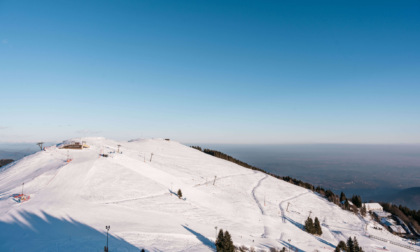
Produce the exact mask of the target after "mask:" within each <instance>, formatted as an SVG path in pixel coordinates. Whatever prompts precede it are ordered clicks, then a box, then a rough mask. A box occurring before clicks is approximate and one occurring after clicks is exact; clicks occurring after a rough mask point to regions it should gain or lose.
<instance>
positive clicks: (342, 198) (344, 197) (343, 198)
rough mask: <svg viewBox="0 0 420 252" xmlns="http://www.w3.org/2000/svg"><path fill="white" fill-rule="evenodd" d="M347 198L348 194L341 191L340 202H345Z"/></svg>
mask: <svg viewBox="0 0 420 252" xmlns="http://www.w3.org/2000/svg"><path fill="white" fill-rule="evenodd" d="M346 199H347V197H346V195H345V194H344V193H343V192H341V194H340V202H343V201H345V200H346Z"/></svg>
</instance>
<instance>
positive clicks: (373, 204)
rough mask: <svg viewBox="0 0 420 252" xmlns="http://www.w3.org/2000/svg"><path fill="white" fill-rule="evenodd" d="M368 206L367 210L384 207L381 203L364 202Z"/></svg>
mask: <svg viewBox="0 0 420 252" xmlns="http://www.w3.org/2000/svg"><path fill="white" fill-rule="evenodd" d="M363 205H364V206H365V207H366V210H368V211H370V210H378V209H381V210H382V209H383V208H382V206H381V204H379V203H364V204H363Z"/></svg>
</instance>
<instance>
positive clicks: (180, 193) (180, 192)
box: [178, 189, 182, 198]
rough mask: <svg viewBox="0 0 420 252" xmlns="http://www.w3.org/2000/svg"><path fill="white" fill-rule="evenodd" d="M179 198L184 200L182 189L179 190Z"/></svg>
mask: <svg viewBox="0 0 420 252" xmlns="http://www.w3.org/2000/svg"><path fill="white" fill-rule="evenodd" d="M178 198H182V191H181V189H178Z"/></svg>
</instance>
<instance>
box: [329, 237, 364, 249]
mask: <svg viewBox="0 0 420 252" xmlns="http://www.w3.org/2000/svg"><path fill="white" fill-rule="evenodd" d="M334 251H335V252H364V250H363V248H362V247H360V246H359V242H358V241H357V239H356V237H353V239H352V238H351V237H349V239H347V243H346V242H344V241H340V242H339V243H338V245H337V247H335V250H334Z"/></svg>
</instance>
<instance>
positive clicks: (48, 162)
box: [0, 138, 412, 251]
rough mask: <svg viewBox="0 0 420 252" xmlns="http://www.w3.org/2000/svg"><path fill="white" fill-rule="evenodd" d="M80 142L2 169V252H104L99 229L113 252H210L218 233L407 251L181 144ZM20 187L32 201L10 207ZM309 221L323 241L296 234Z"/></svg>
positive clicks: (266, 241)
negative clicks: (83, 145)
mask: <svg viewBox="0 0 420 252" xmlns="http://www.w3.org/2000/svg"><path fill="white" fill-rule="evenodd" d="M79 140H80V139H79ZM81 140H83V141H86V142H87V144H88V145H89V146H90V148H87V149H83V150H64V149H58V148H56V147H50V148H47V149H46V150H45V151H40V152H37V153H35V154H33V155H31V156H27V157H25V158H23V159H21V160H19V161H17V162H14V163H12V164H10V165H8V166H6V167H3V168H1V169H0V251H103V248H104V246H105V245H106V230H105V226H106V225H110V226H111V229H110V232H109V250H110V251H139V250H140V249H141V248H144V249H146V250H149V251H213V250H214V245H213V243H214V240H215V235H216V232H217V230H216V228H215V227H217V229H220V228H222V229H224V230H228V231H229V232H230V233H231V235H232V239H233V241H234V243H235V245H237V246H240V245H245V246H247V247H251V246H253V247H255V248H256V249H259V250H262V249H264V250H266V251H268V249H269V248H270V247H276V248H282V247H283V246H286V247H289V246H291V247H293V248H297V249H298V250H299V251H315V250H318V251H333V250H334V248H335V245H336V244H337V243H338V242H339V241H340V240H346V239H347V238H348V237H350V236H351V237H353V236H356V237H357V239H358V241H359V243H360V245H361V246H362V247H363V248H364V249H365V251H412V250H409V249H405V248H403V247H400V246H396V245H393V244H392V243H388V242H385V241H381V240H378V239H373V238H369V237H368V236H367V234H371V235H375V236H376V237H383V238H384V239H385V240H392V241H395V242H399V243H402V244H407V245H409V244H408V243H407V242H406V241H404V240H402V239H401V238H399V237H397V236H394V235H392V234H390V233H389V232H387V231H386V230H378V229H375V228H374V227H375V225H376V224H375V223H374V222H373V221H371V220H370V219H368V218H366V219H363V218H361V217H359V216H356V215H354V214H352V213H350V212H347V211H343V210H341V209H340V208H339V207H338V206H336V205H334V204H332V203H330V202H328V201H327V200H325V199H324V198H322V197H320V196H319V195H317V194H316V193H313V192H312V191H308V190H306V189H304V188H301V187H298V186H294V185H292V184H290V183H287V182H284V181H282V180H278V179H276V178H273V177H271V176H268V175H266V174H264V173H261V172H257V171H252V170H250V169H246V168H243V167H241V166H238V165H236V164H234V163H231V162H228V161H225V160H222V159H218V158H215V157H212V156H210V155H207V154H205V153H202V152H200V151H198V150H195V149H193V148H190V147H188V146H184V145H182V144H180V143H177V142H174V141H165V140H163V139H149V140H135V141H131V142H116V141H112V140H107V139H104V138H86V139H81ZM118 145H121V147H120V152H121V153H118V152H117V149H118ZM152 153H153V157H152V160H151V161H150V159H151V154H152ZM99 154H108V157H101V156H100V155H99ZM67 155H69V156H70V157H71V159H72V161H71V162H69V163H67V162H66V160H67ZM215 177H216V178H215ZM22 183H25V184H24V189H23V190H24V194H28V195H30V200H29V201H26V202H23V203H17V202H16V201H15V200H14V199H13V197H11V196H12V195H13V194H18V193H21V190H22ZM178 189H181V190H182V194H183V197H182V198H181V199H179V198H178V197H177V196H176V192H177V191H178ZM309 214H311V217H318V218H319V220H320V222H321V225H322V229H323V234H322V236H320V237H318V236H314V235H311V234H308V233H306V232H305V231H303V230H302V227H303V224H304V222H305V220H306V218H307V217H308V216H309ZM384 247H386V249H384Z"/></svg>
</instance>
